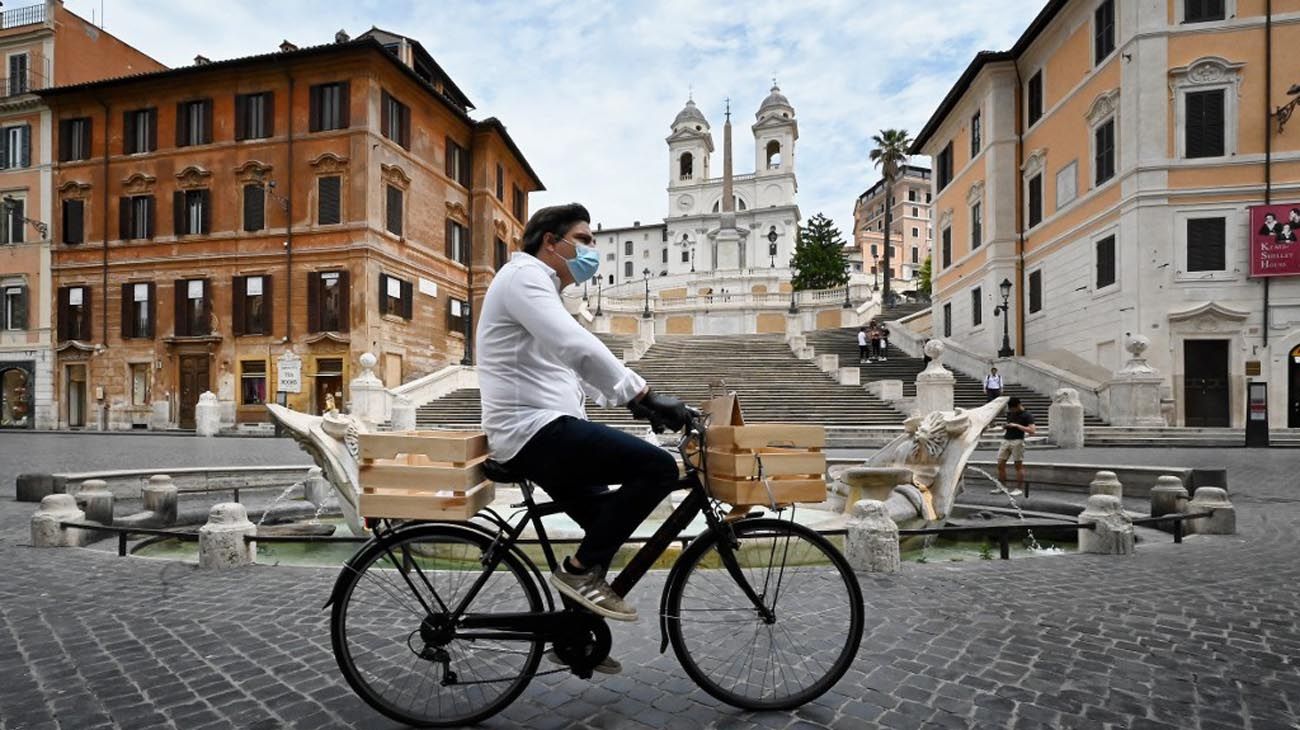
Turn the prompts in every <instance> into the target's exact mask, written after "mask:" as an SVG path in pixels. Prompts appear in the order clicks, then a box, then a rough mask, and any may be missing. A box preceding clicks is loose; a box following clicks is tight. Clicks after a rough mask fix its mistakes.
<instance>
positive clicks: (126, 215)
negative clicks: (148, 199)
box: [117, 195, 133, 241]
mask: <svg viewBox="0 0 1300 730" xmlns="http://www.w3.org/2000/svg"><path fill="white" fill-rule="evenodd" d="M117 228H118V237H119V238H121V239H122V240H123V241H126V240H130V238H131V233H132V232H133V231H132V230H131V199H130V198H129V197H127V196H125V195H123V196H122V197H120V198H118V199H117Z"/></svg>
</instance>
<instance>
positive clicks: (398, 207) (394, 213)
mask: <svg viewBox="0 0 1300 730" xmlns="http://www.w3.org/2000/svg"><path fill="white" fill-rule="evenodd" d="M386 212H387V214H388V221H387V222H388V231H389V232H390V233H395V234H397V235H399V236H400V235H402V191H401V190H400V189H399V188H396V187H394V186H392V185H389V186H388V209H387V211H386Z"/></svg>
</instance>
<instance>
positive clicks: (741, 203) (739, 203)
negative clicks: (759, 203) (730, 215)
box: [713, 195, 749, 213]
mask: <svg viewBox="0 0 1300 730" xmlns="http://www.w3.org/2000/svg"><path fill="white" fill-rule="evenodd" d="M731 199H732V200H734V201H735V202H736V206H735V210H749V206H748V205H745V199H744V198H742V197H740V196H739V195H733V196H731ZM721 209H722V201H721V200H719V201H718V202H716V203H714V204H713V212H714V213H717V212H718V211H719V210H721Z"/></svg>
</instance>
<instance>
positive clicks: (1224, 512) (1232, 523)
mask: <svg viewBox="0 0 1300 730" xmlns="http://www.w3.org/2000/svg"><path fill="white" fill-rule="evenodd" d="M1187 511H1188V512H1213V513H1214V514H1212V515H1210V516H1209V517H1202V518H1200V519H1194V520H1188V521H1187V528H1188V529H1187V531H1188V532H1191V533H1195V534H1197V535H1235V534H1237V509H1236V508H1235V507H1233V506H1232V502H1230V501H1228V490H1226V489H1223V488H1222V487H1198V488H1197V490H1196V494H1194V495H1192V501H1190V502H1188V503H1187Z"/></svg>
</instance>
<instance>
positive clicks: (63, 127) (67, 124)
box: [59, 119, 72, 162]
mask: <svg viewBox="0 0 1300 730" xmlns="http://www.w3.org/2000/svg"><path fill="white" fill-rule="evenodd" d="M71 133H72V121H71V120H69V119H60V120H59V162H67V161H68V150H69V148H70V147H71V146H72V134H71Z"/></svg>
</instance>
